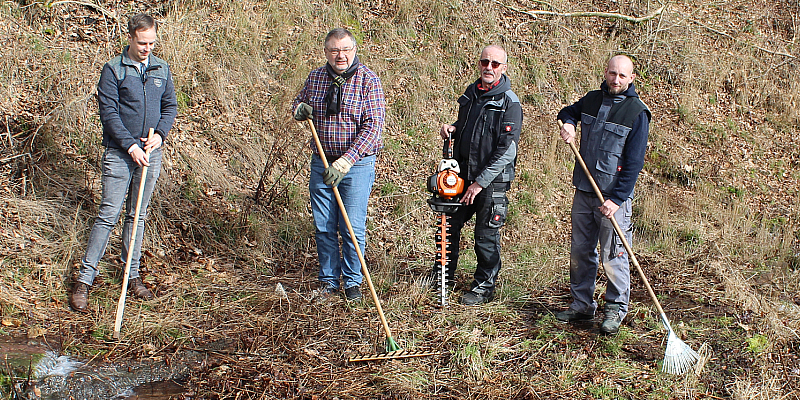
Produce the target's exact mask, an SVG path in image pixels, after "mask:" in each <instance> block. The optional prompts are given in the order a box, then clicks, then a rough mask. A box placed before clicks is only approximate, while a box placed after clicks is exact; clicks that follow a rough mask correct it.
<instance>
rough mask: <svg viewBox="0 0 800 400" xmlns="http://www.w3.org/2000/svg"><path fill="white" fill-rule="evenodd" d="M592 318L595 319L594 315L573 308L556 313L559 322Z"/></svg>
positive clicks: (589, 319)
mask: <svg viewBox="0 0 800 400" xmlns="http://www.w3.org/2000/svg"><path fill="white" fill-rule="evenodd" d="M592 319H594V315H592V314H586V313H582V312H577V311H575V310H573V309H571V308H569V309H567V311H561V312H557V313H556V320H558V322H565V323H566V322H573V321H591V320H592Z"/></svg>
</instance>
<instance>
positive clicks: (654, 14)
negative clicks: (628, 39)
mask: <svg viewBox="0 0 800 400" xmlns="http://www.w3.org/2000/svg"><path fill="white" fill-rule="evenodd" d="M492 1H494V2H495V3H497V4H499V5H501V6H503V7H505V8H508V9H509V10H512V11H514V12H518V13H520V14H525V15H529V16H531V17H534V18H539V17H540V16H551V17H569V18H573V17H601V18H611V19H621V20H623V21H628V22H631V23H634V24H638V23H640V22H644V21H649V20H651V19H653V18H655V17H658V16H659V15H661V13H663V12H664V6H661V7H659V8H658V9H656V10H655V11H653V12H651V13H650V14H647V15H645V16H643V17H633V16H630V15H625V14H620V13H609V12H598V11H577V12H566V13H562V12H557V11H543V10H520V9H518V8H515V7H513V6H510V5H508V4H504V3H501V2H500V1H498V0H492ZM542 4H547V3H544V2H542ZM547 5H548V6H550V5H549V4H547ZM550 7H551V8H552V6H550Z"/></svg>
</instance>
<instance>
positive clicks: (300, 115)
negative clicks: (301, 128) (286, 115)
mask: <svg viewBox="0 0 800 400" xmlns="http://www.w3.org/2000/svg"><path fill="white" fill-rule="evenodd" d="M313 113H314V109H313V108H311V106H310V105H308V104H306V103H300V104H298V105H297V108H295V109H294V119H296V120H298V121H305V120H307V119H308V117H310V116H311V114H313Z"/></svg>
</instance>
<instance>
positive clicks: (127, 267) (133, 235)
mask: <svg viewBox="0 0 800 400" xmlns="http://www.w3.org/2000/svg"><path fill="white" fill-rule="evenodd" d="M154 132H155V130H154V129H153V128H150V131H149V132H148V133H147V140H150V139H151V138H152V137H153V134H154ZM146 154H147V155H150V150H147V153H146ZM145 179H147V166H146V165H143V166H142V179H141V180H140V181H139V195H138V196H137V198H136V211H135V214H134V216H133V229H132V230H131V241H130V245H129V246H128V257H127V259H126V260H125V272H124V273H123V274H122V290H121V291H120V294H119V302H118V303H117V318H116V321H115V322H114V336H113V337H114V340H117V339H119V331H120V329H121V328H122V314H123V313H124V312H125V297H126V295H127V293H128V276H129V275H130V273H131V261H132V260H133V246H135V245H136V231H137V229H138V228H139V211H140V210H141V208H142V197H143V196H144V182H145Z"/></svg>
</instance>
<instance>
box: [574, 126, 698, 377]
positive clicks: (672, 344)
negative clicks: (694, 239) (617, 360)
mask: <svg viewBox="0 0 800 400" xmlns="http://www.w3.org/2000/svg"><path fill="white" fill-rule="evenodd" d="M563 125H564V123H563V122H561V121H560V120H559V121H558V126H559V128H561V127H562V126H563ZM568 144H569V148H570V149H572V153H573V154H575V158H576V159H577V160H578V163H580V165H581V168H583V172H584V173H585V174H586V176H587V177H588V178H589V182H590V183H591V184H592V188H593V189H594V193H595V194H596V195H597V198H598V199H600V203H601V204H602V203H604V202H605V198H604V197H603V193H601V192H600V188H599V187H597V183H595V181H594V178H593V177H592V174H591V173H590V172H589V168H587V167H586V163H585V162H584V161H583V157H581V153H580V152H579V151H578V148H577V147H575V142H574V141H572V142H569V143H568ZM609 219H610V220H611V224H612V225H614V230H615V231H616V232H617V236H619V238H620V239H621V240H622V244H623V246H625V251H627V252H628V256H630V259H631V261H632V262H633V265H634V266H636V271H637V272H638V273H639V277H640V278H642V282H644V286H645V287H646V288H647V293H648V294H649V295H650V298H651V299H652V300H653V303H655V305H656V308H657V309H658V312H659V313H660V317H661V323H662V324H663V325H664V329H666V330H667V350H666V352H665V354H664V364H663V366H662V369H661V370H662V371H663V372H666V373H668V374H675V375H682V374H684V373H685V372H686V371H688V370H689V369H690V368H691V367H692V366H693V365H694V364H695V363H696V362H697V360H698V359H699V358H700V356H699V355H698V354H697V352H696V351H694V350H692V348H691V347H689V345H687V344H686V343H684V342H683V341H682V340H681V339H680V338H679V337H678V335H676V334H675V331H673V330H672V326H670V324H669V320H668V319H667V315H666V314H665V313H664V309H663V308H661V303H660V302H659V301H658V297H656V294H655V292H653V288H652V287H651V286H650V281H648V280H647V277H646V276H645V274H644V270H642V267H641V266H640V265H639V261H638V260H637V259H636V255H634V254H633V250H632V249H631V245H630V244H629V243H628V239H626V238H625V235H624V234H623V233H622V228H620V227H619V224H618V223H617V220H616V218H614V215H611V217H610V218H609Z"/></svg>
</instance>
